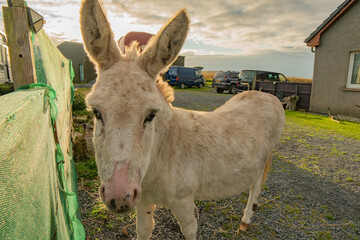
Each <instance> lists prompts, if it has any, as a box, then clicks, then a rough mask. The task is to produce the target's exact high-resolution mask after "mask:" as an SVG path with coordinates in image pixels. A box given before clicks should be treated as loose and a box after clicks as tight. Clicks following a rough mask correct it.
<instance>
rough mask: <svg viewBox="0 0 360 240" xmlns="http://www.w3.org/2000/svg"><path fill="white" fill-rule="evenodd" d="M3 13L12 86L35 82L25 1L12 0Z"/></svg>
mask: <svg viewBox="0 0 360 240" xmlns="http://www.w3.org/2000/svg"><path fill="white" fill-rule="evenodd" d="M3 14H4V25H5V33H6V36H7V40H8V47H9V55H10V63H11V71H12V76H13V81H14V88H15V89H17V88H18V87H20V86H22V85H27V84H31V83H36V82H37V81H36V70H35V62H34V55H33V46H32V42H31V38H30V28H29V24H28V14H27V8H26V5H25V1H24V0H12V6H11V7H10V6H9V7H3Z"/></svg>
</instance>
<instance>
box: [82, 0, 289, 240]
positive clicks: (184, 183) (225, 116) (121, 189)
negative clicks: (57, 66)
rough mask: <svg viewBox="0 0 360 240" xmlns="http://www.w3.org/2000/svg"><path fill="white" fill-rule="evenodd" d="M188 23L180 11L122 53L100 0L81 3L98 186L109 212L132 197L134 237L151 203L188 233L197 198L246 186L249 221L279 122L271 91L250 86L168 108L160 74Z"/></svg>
mask: <svg viewBox="0 0 360 240" xmlns="http://www.w3.org/2000/svg"><path fill="white" fill-rule="evenodd" d="M188 26H189V20H188V17H187V14H186V12H185V11H184V10H181V11H179V12H178V13H177V14H176V15H175V17H174V18H173V19H171V20H170V21H169V22H168V24H166V25H165V26H164V28H162V29H161V30H160V31H159V33H158V34H156V35H155V36H154V37H153V38H152V39H151V40H150V43H149V44H148V45H147V47H146V48H145V49H144V51H143V52H142V53H140V52H139V51H138V50H137V46H136V44H133V45H132V46H131V47H130V48H129V49H127V50H126V51H125V52H126V54H124V55H122V54H120V52H119V49H118V48H117V46H116V44H115V40H114V39H111V37H112V36H113V34H112V31H111V28H110V25H109V23H108V21H107V19H106V15H105V14H104V12H103V8H102V5H101V3H99V2H98V0H84V1H83V2H82V8H81V28H82V34H83V39H84V43H85V47H86V50H87V52H88V54H89V55H90V56H91V59H93V61H95V63H96V65H97V70H98V75H99V77H98V79H97V82H96V84H95V85H94V86H93V89H92V91H91V93H90V94H89V95H88V97H87V104H88V105H89V107H91V108H92V109H94V110H95V112H96V113H97V114H96V115H97V120H96V121H95V130H94V146H95V152H96V163H97V166H98V171H99V175H100V179H101V182H102V187H101V191H100V195H101V196H102V199H103V201H104V203H105V204H106V206H107V207H108V208H109V209H111V210H113V211H116V212H124V211H125V210H128V209H130V208H132V207H134V206H135V205H136V210H137V234H138V239H149V238H150V236H151V233H152V230H153V227H154V221H153V213H154V209H155V205H160V206H164V207H167V208H169V209H171V210H172V211H173V212H174V214H175V216H176V218H177V219H178V221H179V223H180V225H181V229H182V232H183V234H184V235H185V237H186V238H187V239H196V231H197V222H196V218H195V216H194V200H195V199H198V200H204V199H219V198H225V197H229V196H232V195H235V194H238V193H240V192H242V191H244V190H247V189H249V188H250V194H249V199H248V203H247V206H246V208H245V211H244V216H243V218H242V222H243V223H244V224H249V223H250V222H251V220H250V218H251V217H252V215H253V210H252V209H253V206H254V205H255V204H257V199H258V197H259V194H260V190H261V184H262V181H263V180H264V179H265V178H266V176H267V173H268V170H269V167H270V158H269V155H270V154H271V151H272V149H273V148H274V147H275V145H276V143H277V141H278V139H279V138H280V135H281V131H282V129H283V126H284V123H285V117H284V110H283V108H282V105H281V103H280V102H279V101H278V99H277V98H276V97H274V96H272V95H269V94H266V93H261V92H256V91H248V92H244V93H241V94H238V95H236V96H234V97H233V98H231V99H230V100H229V101H228V102H227V103H225V104H224V105H223V106H221V107H219V108H218V109H216V110H215V111H213V112H197V111H189V110H184V109H179V108H175V107H172V106H171V101H173V99H174V93H173V90H172V89H171V88H170V87H169V86H168V85H167V83H165V82H163V81H162V80H161V79H158V76H159V73H160V72H161V71H163V70H164V69H166V68H167V67H168V65H169V64H171V63H172V62H173V61H174V60H175V59H176V57H177V54H178V53H179V51H180V49H181V47H182V45H183V43H184V41H185V38H186V34H187V32H188ZM154 116H155V117H154ZM152 117H154V118H153V120H152V121H151V120H149V119H152ZM268 159H269V160H268ZM129 189H130V190H129ZM127 193H129V194H127ZM109 196H111V197H109ZM124 196H125V197H124ZM140 196H141V197H140ZM129 199H130V200H129ZM122 201H123V202H126V204H124V205H121V204H123V203H122ZM242 229H243V228H242ZM243 230H244V229H243Z"/></svg>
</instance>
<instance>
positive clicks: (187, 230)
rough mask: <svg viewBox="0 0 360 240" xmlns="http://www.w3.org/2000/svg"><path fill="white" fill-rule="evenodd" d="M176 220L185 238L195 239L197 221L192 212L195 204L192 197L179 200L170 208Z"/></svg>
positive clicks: (188, 239)
mask: <svg viewBox="0 0 360 240" xmlns="http://www.w3.org/2000/svg"><path fill="white" fill-rule="evenodd" d="M171 209H172V210H173V211H174V214H175V217H176V219H177V220H178V222H179V224H180V227H181V231H182V233H183V234H184V236H185V237H186V239H187V240H196V231H197V227H198V226H197V221H196V218H195V214H194V209H195V204H194V200H193V199H188V200H186V201H185V200H181V201H179V200H178V202H177V204H176V205H174V206H172V208H171Z"/></svg>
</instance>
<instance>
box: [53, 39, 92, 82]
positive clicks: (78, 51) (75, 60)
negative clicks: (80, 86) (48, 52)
mask: <svg viewBox="0 0 360 240" xmlns="http://www.w3.org/2000/svg"><path fill="white" fill-rule="evenodd" d="M57 47H58V49H59V50H60V52H61V53H62V54H63V55H64V56H65V57H66V58H68V59H70V60H71V61H72V64H73V68H74V73H75V77H74V82H75V83H81V82H90V81H92V80H95V79H96V77H97V74H96V71H95V66H94V64H93V63H92V62H91V61H90V59H89V57H88V56H87V54H86V52H85V49H84V45H83V44H82V43H78V42H68V41H65V42H63V43H61V44H59V45H58V46H57Z"/></svg>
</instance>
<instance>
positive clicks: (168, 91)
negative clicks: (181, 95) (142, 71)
mask: <svg viewBox="0 0 360 240" xmlns="http://www.w3.org/2000/svg"><path fill="white" fill-rule="evenodd" d="M140 54H141V49H140V46H139V43H138V42H137V41H134V42H132V43H131V45H130V46H125V54H122V56H123V59H125V60H127V61H134V59H138V58H139V56H140ZM167 69H168V68H166V70H167ZM162 72H163V73H164V74H165V70H164V71H162ZM156 86H157V89H158V90H159V91H160V93H161V94H162V95H163V96H164V98H165V100H166V101H167V102H168V103H171V102H173V101H174V99H175V96H174V89H173V88H172V87H171V86H170V85H169V84H168V83H167V82H164V81H163V79H162V78H161V76H159V77H158V79H157V80H156Z"/></svg>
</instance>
